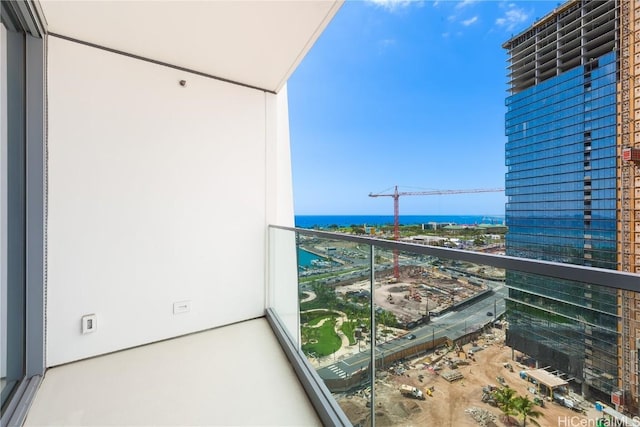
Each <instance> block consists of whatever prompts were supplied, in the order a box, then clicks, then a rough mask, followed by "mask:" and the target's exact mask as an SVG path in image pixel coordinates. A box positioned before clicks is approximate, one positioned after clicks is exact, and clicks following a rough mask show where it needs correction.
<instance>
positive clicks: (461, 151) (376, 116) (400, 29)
mask: <svg viewBox="0 0 640 427" xmlns="http://www.w3.org/2000/svg"><path fill="white" fill-rule="evenodd" d="M558 4H559V3H558V2H548V1H529V2H510V1H472V0H466V1H401V0H400V1H398V0H396V1H391V0H375V1H347V2H346V3H345V4H344V5H343V6H342V8H341V9H340V11H339V12H338V13H337V15H336V16H335V18H334V19H333V21H332V22H331V23H330V24H329V26H328V27H327V28H326V30H325V31H324V33H323V34H322V35H321V37H320V38H319V39H318V41H317V42H316V44H315V45H314V47H313V48H312V49H311V51H310V52H309V53H308V54H307V56H306V57H305V59H304V60H303V61H302V63H301V64H300V66H299V67H298V69H297V70H296V71H295V73H294V74H293V75H292V77H291V78H290V79H289V84H288V89H289V115H290V118H289V120H290V129H291V154H292V164H293V186H294V201H295V213H296V214H298V215H331V214H336V215H339V214H340V215H349V214H372V215H376V214H379V215H391V214H393V203H392V199H391V198H389V197H381V198H370V197H368V194H369V193H370V192H374V193H376V192H382V191H383V190H387V189H390V190H391V189H392V187H393V186H394V185H398V186H399V187H400V190H401V191H422V190H432V189H433V190H442V189H471V188H496V187H498V188H499V187H504V173H505V171H506V168H505V166H504V144H505V141H506V138H505V136H504V113H505V107H504V99H505V96H506V93H507V92H506V90H507V84H506V82H507V79H506V66H507V62H506V61H507V55H506V51H505V50H504V49H502V44H503V43H504V42H505V41H506V40H508V39H509V38H510V37H511V36H512V35H516V34H518V33H519V32H521V31H522V30H524V29H525V28H527V27H528V26H529V25H531V23H533V22H534V21H535V19H536V18H540V17H543V16H544V15H546V14H547V13H549V12H550V11H551V10H552V9H553V8H554V7H556V5H558ZM505 201H506V199H505V197H504V195H503V194H501V193H479V194H462V195H446V196H419V197H418V196H406V197H401V198H400V213H401V214H404V215H448V214H452V215H455V214H458V215H462V214H478V215H496V214H498V215H501V214H504V203H505Z"/></svg>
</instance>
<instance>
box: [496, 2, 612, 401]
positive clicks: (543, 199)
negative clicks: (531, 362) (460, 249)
mask: <svg viewBox="0 0 640 427" xmlns="http://www.w3.org/2000/svg"><path fill="white" fill-rule="evenodd" d="M605 3H608V4H605ZM605 3H603V2H588V1H587V2H570V3H568V4H566V5H565V6H563V7H561V8H559V9H558V10H556V11H554V12H553V13H552V14H550V15H548V16H547V17H545V18H543V19H542V20H540V21H539V22H538V23H536V24H535V25H534V27H532V28H531V29H529V30H527V31H525V32H524V33H522V34H521V35H519V36H517V37H515V38H513V39H511V40H510V41H508V42H507V43H505V46H504V47H505V48H506V49H508V51H509V55H510V63H511V65H510V67H509V68H510V74H509V76H510V79H511V80H510V83H511V95H510V96H509V97H508V98H507V99H506V107H507V113H506V122H505V128H506V135H507V144H506V150H505V161H506V165H507V174H506V195H507V196H508V201H507V206H506V222H507V225H508V227H509V233H508V235H507V241H506V245H507V255H513V256H521V257H527V258H536V259H544V260H550V261H558V262H564V263H572V264H580V265H587V266H593V267H600V268H607V269H616V268H617V262H618V260H617V256H618V255H617V229H616V227H617V206H616V198H617V163H616V162H617V108H618V104H617V102H618V98H617V84H618V82H619V78H618V73H619V70H618V53H617V51H616V46H617V40H618V37H617V30H616V25H615V19H616V18H615V9H616V7H617V6H616V2H605ZM596 22H599V23H600V24H601V25H600V27H596V26H595V25H593V24H594V23H596ZM589 23H591V25H589ZM596 28H599V29H597V30H596ZM590 31H597V33H594V34H590V33H589V32H590ZM576 35H577V36H576ZM580 35H582V37H580ZM507 286H508V288H509V297H508V299H507V319H508V321H509V330H508V334H507V344H508V345H509V346H511V347H513V348H514V349H516V350H518V351H521V352H523V353H526V354H527V355H528V356H530V357H532V358H533V359H535V360H536V361H537V362H538V364H539V366H541V367H543V366H551V367H552V368H553V369H556V370H559V371H560V372H562V373H565V374H567V377H565V378H573V379H574V380H575V381H574V382H573V384H576V385H581V391H582V392H584V393H588V394H596V395H598V396H599V397H601V398H603V399H604V398H605V397H607V396H606V395H608V394H609V393H611V392H612V391H615V390H617V389H618V382H619V375H618V363H619V360H618V357H619V354H618V342H619V338H620V336H619V332H618V324H619V317H618V316H619V313H618V294H617V292H616V291H615V290H610V289H606V288H601V287H595V286H589V285H585V284H582V283H578V282H571V281H566V280H558V279H553V278H549V277H544V276H539V275H531V274H525V273H517V272H513V271H508V272H507Z"/></svg>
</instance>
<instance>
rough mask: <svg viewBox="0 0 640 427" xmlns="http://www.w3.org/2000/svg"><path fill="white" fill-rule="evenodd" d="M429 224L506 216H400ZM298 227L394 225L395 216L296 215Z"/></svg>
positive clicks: (406, 221)
mask: <svg viewBox="0 0 640 427" xmlns="http://www.w3.org/2000/svg"><path fill="white" fill-rule="evenodd" d="M429 222H436V223H439V224H442V223H453V224H456V225H473V224H496V225H499V224H503V223H504V216H499V215H492V216H488V215H400V224H401V225H419V224H427V223H429ZM295 224H296V227H300V228H328V227H329V226H330V225H333V224H336V225H338V226H339V227H348V226H350V225H354V224H355V225H360V226H362V225H364V224H366V225H367V226H376V227H378V226H381V225H393V215H296V216H295Z"/></svg>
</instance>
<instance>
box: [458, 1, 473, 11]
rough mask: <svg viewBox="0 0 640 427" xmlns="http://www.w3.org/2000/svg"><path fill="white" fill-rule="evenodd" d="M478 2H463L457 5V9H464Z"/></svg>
mask: <svg viewBox="0 0 640 427" xmlns="http://www.w3.org/2000/svg"><path fill="white" fill-rule="evenodd" d="M477 1H478V0H462V1H461V2H458V3H457V4H456V9H462V8H463V7H467V6H469V5H470V4H473V3H476V2H477Z"/></svg>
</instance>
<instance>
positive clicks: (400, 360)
mask: <svg viewBox="0 0 640 427" xmlns="http://www.w3.org/2000/svg"><path fill="white" fill-rule="evenodd" d="M394 258H395V254H394V253H393V250H389V249H384V248H379V247H375V259H376V261H379V262H380V264H376V268H375V270H376V272H377V274H376V280H375V292H374V300H375V310H374V311H375V312H376V324H377V331H378V340H377V345H376V352H375V353H376V361H377V363H376V389H375V390H376V394H375V405H376V411H375V413H376V422H378V423H383V424H384V425H393V426H404V425H473V423H474V420H473V418H472V417H471V416H470V415H469V414H468V412H467V411H468V410H472V411H476V410H477V412H478V413H479V414H482V415H481V416H487V417H492V416H493V417H495V418H496V419H497V415H496V414H493V413H494V412H495V411H492V409H496V408H491V407H489V406H488V405H486V404H485V403H483V402H482V389H483V387H485V386H487V385H488V384H494V383H496V376H498V375H495V374H494V373H493V371H495V372H500V373H501V372H502V371H503V370H504V368H503V366H502V365H501V364H500V363H499V362H497V361H496V360H497V359H499V358H500V357H503V358H504V359H505V360H509V358H510V356H511V355H510V353H509V351H508V350H506V349H503V348H502V346H501V344H499V343H500V342H501V339H500V338H501V337H503V336H504V332H503V331H502V330H500V329H498V327H499V326H501V323H500V322H499V319H502V317H503V314H504V308H505V301H504V297H505V296H506V288H505V284H504V281H505V271H504V269H500V268H493V267H488V266H484V265H478V264H472V263H468V262H461V261H454V260H450V259H445V258H438V257H435V256H429V255H421V254H416V253H411V252H406V251H401V252H398V253H397V258H398V268H397V270H396V269H395V268H394V261H393V260H394ZM494 328H495V329H494ZM479 348H481V349H483V350H485V349H486V353H485V354H478V355H477V356H473V354H474V351H478V349H479ZM494 358H495V360H494ZM474 359H475V360H474ZM483 359H488V360H483ZM484 363H493V364H495V365H496V366H495V369H493V371H492V373H491V374H487V373H484V372H482V368H479V367H478V365H481V364H484ZM474 365H475V366H474ZM474 368H475V370H476V372H475V373H474V372H473V371H474ZM491 375H493V376H491Z"/></svg>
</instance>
